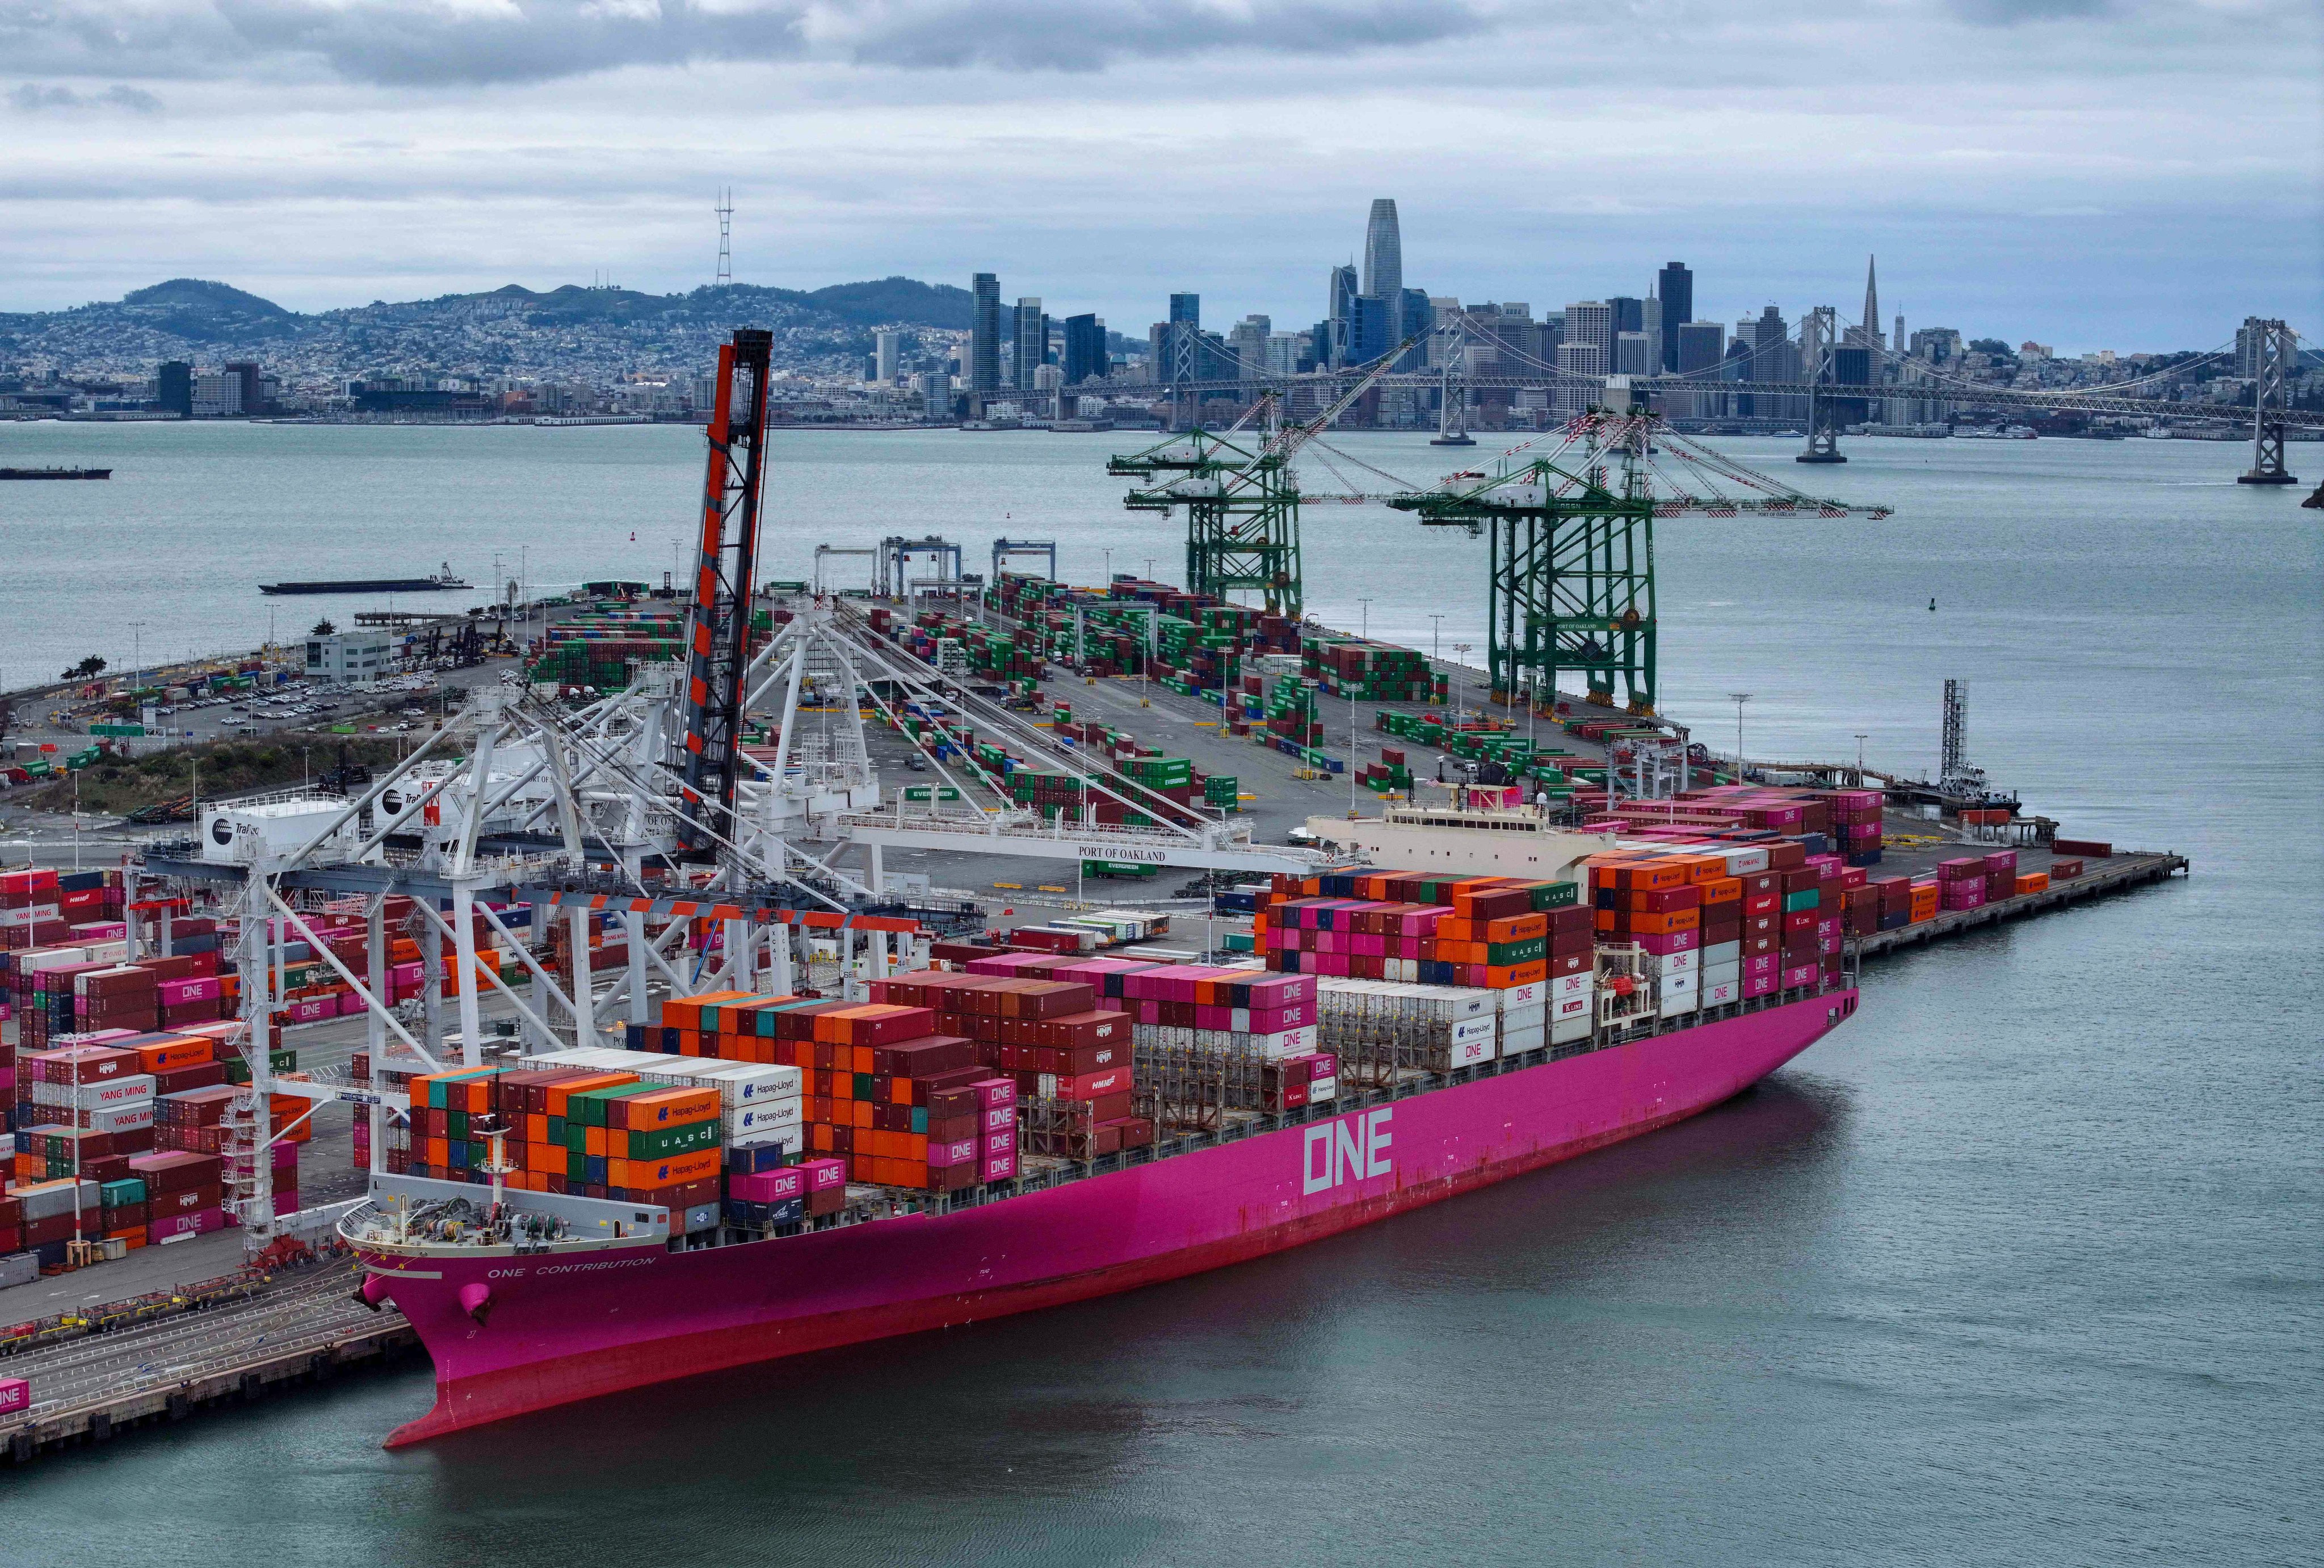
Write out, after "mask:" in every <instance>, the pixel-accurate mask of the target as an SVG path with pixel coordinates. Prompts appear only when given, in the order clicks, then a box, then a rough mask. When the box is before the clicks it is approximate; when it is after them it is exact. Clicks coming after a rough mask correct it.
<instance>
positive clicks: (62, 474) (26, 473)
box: [0, 468, 113, 479]
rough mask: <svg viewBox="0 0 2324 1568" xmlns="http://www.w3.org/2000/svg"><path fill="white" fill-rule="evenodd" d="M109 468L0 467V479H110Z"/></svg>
mask: <svg viewBox="0 0 2324 1568" xmlns="http://www.w3.org/2000/svg"><path fill="white" fill-rule="evenodd" d="M112 477H113V470H112V469H110V468H0V479H110V478H112Z"/></svg>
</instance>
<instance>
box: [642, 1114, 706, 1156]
mask: <svg viewBox="0 0 2324 1568" xmlns="http://www.w3.org/2000/svg"><path fill="white" fill-rule="evenodd" d="M717 1144H718V1123H717V1121H715V1120H712V1121H692V1122H687V1123H686V1124H685V1125H683V1126H679V1127H657V1128H653V1129H651V1130H649V1131H645V1132H632V1133H631V1134H630V1135H629V1158H632V1159H659V1158H662V1157H663V1156H664V1155H669V1154H691V1153H693V1152H694V1151H695V1150H696V1149H697V1148H716V1147H717Z"/></svg>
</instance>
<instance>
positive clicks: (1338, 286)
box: [1314, 263, 1363, 370]
mask: <svg viewBox="0 0 2324 1568" xmlns="http://www.w3.org/2000/svg"><path fill="white" fill-rule="evenodd" d="M1362 293H1363V286H1362V285H1361V284H1360V282H1359V281H1357V278H1356V269H1355V266H1354V264H1353V263H1351V264H1349V265H1347V266H1343V267H1333V269H1332V281H1331V284H1330V286H1329V288H1328V289H1327V290H1326V291H1325V295H1324V303H1323V320H1321V321H1318V322H1317V323H1316V324H1315V342H1314V355H1315V363H1316V364H1318V365H1321V366H1323V368H1324V369H1327V370H1331V369H1336V368H1338V367H1339V366H1341V365H1342V364H1347V363H1348V323H1349V322H1351V321H1352V320H1354V319H1355V315H1356V300H1358V299H1359V298H1360V296H1361V295H1362Z"/></svg>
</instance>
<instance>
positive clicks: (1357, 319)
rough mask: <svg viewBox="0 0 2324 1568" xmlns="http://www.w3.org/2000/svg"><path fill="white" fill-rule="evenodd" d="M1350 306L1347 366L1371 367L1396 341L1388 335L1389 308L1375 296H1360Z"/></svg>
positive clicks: (1389, 329)
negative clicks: (1365, 365)
mask: <svg viewBox="0 0 2324 1568" xmlns="http://www.w3.org/2000/svg"><path fill="white" fill-rule="evenodd" d="M1352 303H1353V306H1354V309H1353V311H1352V313H1351V315H1350V317H1349V318H1348V358H1347V363H1348V364H1370V363H1371V362H1372V361H1373V360H1375V359H1378V358H1379V356H1380V355H1383V354H1386V353H1387V352H1388V350H1389V349H1391V348H1394V347H1395V346H1396V344H1397V340H1396V339H1395V338H1394V337H1391V336H1389V334H1390V331H1391V327H1390V323H1389V320H1388V311H1389V309H1390V306H1389V303H1388V301H1387V300H1383V299H1381V298H1380V297H1379V295H1378V294H1359V295H1357V296H1356V297H1355V300H1353V302H1352Z"/></svg>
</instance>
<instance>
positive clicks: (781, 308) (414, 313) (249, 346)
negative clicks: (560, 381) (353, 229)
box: [0, 277, 971, 374]
mask: <svg viewBox="0 0 2324 1568" xmlns="http://www.w3.org/2000/svg"><path fill="white" fill-rule="evenodd" d="M970 304H971V300H970V296H969V293H968V291H966V290H964V289H958V288H954V287H953V286H951V285H950V284H929V283H923V282H920V281H918V280H916V279H912V278H905V277H888V278H881V279H877V280H873V281H865V282H859V283H835V284H832V285H830V286H829V287H827V288H822V289H815V290H806V291H803V290H798V289H768V288H761V287H758V286H756V285H753V284H747V283H736V284H732V285H729V286H728V287H725V288H723V289H720V288H707V287H705V288H698V289H695V290H692V291H688V292H687V293H683V294H648V293H641V292H639V291H636V290H632V289H607V288H582V287H580V286H579V285H577V284H572V283H567V284H564V285H562V286H560V287H558V288H555V289H549V290H546V291H536V290H532V289H528V288H525V287H524V286H522V285H521V284H517V283H509V284H505V285H503V286H502V287H500V288H498V289H493V290H489V291H484V292H481V293H474V294H445V295H439V296H438V297H437V298H435V299H432V300H405V301H401V302H399V303H391V302H389V301H386V300H374V301H373V302H372V303H370V304H368V305H357V306H350V307H343V308H341V309H335V310H324V311H319V312H317V313H314V314H311V315H309V314H302V313H300V312H299V311H295V310H290V309H284V308H283V307H282V306H281V305H278V304H276V303H274V302H273V301H272V300H265V299H262V298H260V297H259V296H258V295H256V294H253V293H249V292H247V291H244V290H241V289H237V288H235V287H234V286H233V285H232V284H229V283H222V282H217V281H210V280H207V279H201V278H171V279H170V280H169V281H166V282H161V283H156V284H154V285H153V286H152V287H151V288H147V289H139V290H137V291H134V292H133V293H131V294H129V295H127V296H125V297H124V298H123V299H122V300H118V301H116V302H100V303H97V304H91V305H83V306H80V307H78V308H77V309H71V310H55V311H40V312H27V313H24V314H21V315H5V314H0V355H5V356H6V357H9V358H17V357H32V358H42V359H50V360H52V361H56V362H60V363H62V364H69V365H75V366H97V365H105V366H111V367H115V368H117V369H124V370H129V369H138V368H144V369H148V370H150V367H151V366H152V364H155V363H158V362H159V361H161V360H162V359H169V358H185V359H194V360H198V361H202V362H205V363H216V362H217V361H219V360H223V359H233V358H244V357H246V358H254V359H258V360H260V361H262V362H267V363H280V362H281V361H283V360H285V359H291V358H295V359H297V360H300V361H302V362H305V363H308V364H317V363H321V364H335V365H337V366H340V367H343V368H346V369H347V370H349V371H355V370H358V369H362V368H364V367H374V368H376V367H389V366H404V367H418V368H422V369H424V368H426V367H429V366H436V367H441V368H444V369H447V370H448V369H455V368H460V367H467V368H469V369H470V370H472V371H475V372H482V373H484V374H593V373H599V372H603V371H604V370H606V369H608V368H609V367H612V368H618V367H620V366H622V365H624V364H631V365H635V364H670V363H672V362H673V361H676V362H677V363H679V364H685V363H691V362H698V361H701V360H703V359H705V358H706V357H708V356H709V355H711V354H712V353H713V352H714V351H715V342H716V341H718V340H719V339H722V338H723V337H724V335H725V334H726V333H727V332H728V331H731V330H732V329H733V327H739V326H746V325H748V326H763V327H771V328H773V329H774V331H775V333H776V336H777V344H778V350H777V352H778V355H779V357H780V358H782V359H783V360H784V361H785V362H786V363H794V364H797V363H805V362H807V361H809V360H814V359H819V358H823V357H825V356H830V355H841V356H844V355H860V354H862V353H863V352H865V351H867V350H868V349H869V348H870V346H871V329H872V328H874V327H899V328H902V329H904V330H906V331H907V332H908V331H909V330H910V329H912V328H915V327H931V328H937V329H946V330H953V331H965V330H967V328H968V325H969V309H970Z"/></svg>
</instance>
